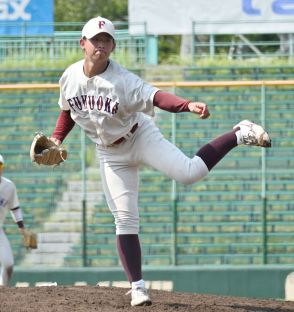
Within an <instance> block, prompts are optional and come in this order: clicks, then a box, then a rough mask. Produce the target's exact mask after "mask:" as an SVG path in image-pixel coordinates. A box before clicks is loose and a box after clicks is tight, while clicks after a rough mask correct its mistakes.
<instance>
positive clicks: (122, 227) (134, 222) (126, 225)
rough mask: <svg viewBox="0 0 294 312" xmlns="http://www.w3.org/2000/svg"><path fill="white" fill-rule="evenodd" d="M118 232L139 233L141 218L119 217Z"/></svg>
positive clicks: (117, 221)
mask: <svg viewBox="0 0 294 312" xmlns="http://www.w3.org/2000/svg"><path fill="white" fill-rule="evenodd" d="M115 224H116V234H117V235H123V234H138V233H139V227H140V225H139V219H123V220H121V219H119V220H115Z"/></svg>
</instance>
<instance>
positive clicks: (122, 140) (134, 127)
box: [112, 123, 138, 145]
mask: <svg viewBox="0 0 294 312" xmlns="http://www.w3.org/2000/svg"><path fill="white" fill-rule="evenodd" d="M137 129H138V123H136V124H134V125H133V127H132V129H131V130H130V132H129V133H131V134H133V133H134V132H135V131H136V130H137ZM126 136H128V135H126ZM125 140H126V138H125V137H121V138H119V139H118V140H116V141H114V142H113V143H112V144H114V145H117V144H120V143H122V142H124V141H125Z"/></svg>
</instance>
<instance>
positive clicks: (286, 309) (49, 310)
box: [0, 286, 294, 312]
mask: <svg viewBox="0 0 294 312" xmlns="http://www.w3.org/2000/svg"><path fill="white" fill-rule="evenodd" d="M127 290H128V289H126V288H115V287H99V286H50V287H48V286H46V287H25V288H21V287H17V288H16V287H2V288H1V289H0V312H94V311H95V312H97V311H98V312H118V311H120V312H122V311H138V312H139V311H150V312H151V311H152V312H171V311H175V312H184V311H185V312H194V311H195V312H196V311H197V312H294V302H290V301H279V300H270V299H253V298H243V297H225V296H215V295H202V294H192V293H180V292H167V291H161V290H149V294H150V296H151V298H152V301H153V304H152V305H151V306H149V307H131V306H130V296H127V295H125V293H126V292H127Z"/></svg>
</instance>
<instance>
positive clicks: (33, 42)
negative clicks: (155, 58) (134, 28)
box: [0, 22, 148, 67]
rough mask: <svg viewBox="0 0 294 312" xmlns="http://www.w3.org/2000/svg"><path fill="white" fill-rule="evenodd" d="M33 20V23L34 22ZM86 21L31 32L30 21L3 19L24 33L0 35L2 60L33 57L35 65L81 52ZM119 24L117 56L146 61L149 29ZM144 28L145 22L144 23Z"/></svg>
mask: <svg viewBox="0 0 294 312" xmlns="http://www.w3.org/2000/svg"><path fill="white" fill-rule="evenodd" d="M31 24H32V23H30V25H31ZM83 24H84V23H78V22H76V23H53V24H52V26H53V28H54V32H53V33H52V34H47V35H46V34H42V35H30V34H28V33H27V30H26V29H27V23H25V22H23V23H13V24H5V23H0V27H1V26H6V27H7V26H9V27H20V29H21V31H20V32H21V35H6V36H1V38H0V63H2V64H5V63H9V62H11V61H18V62H19V61H25V60H31V62H32V63H31V65H32V66H33V65H35V64H34V62H37V61H38V60H40V59H46V60H47V61H48V63H49V64H50V61H53V60H59V59H62V60H64V59H66V58H69V57H71V56H75V55H81V48H80V45H79V39H80V37H81V29H82V27H83ZM114 25H115V27H116V43H117V47H116V50H115V52H114V54H113V55H114V58H117V59H119V60H121V61H122V63H123V64H125V65H132V67H134V64H136V65H142V64H146V62H147V60H146V56H147V44H148V38H147V35H146V32H145V33H143V34H142V35H135V36H132V35H130V34H129V33H128V23H125V22H114ZM42 26H44V27H47V26H48V23H43V24H42V23H38V27H42ZM142 26H143V28H142V29H144V24H143V25H142Z"/></svg>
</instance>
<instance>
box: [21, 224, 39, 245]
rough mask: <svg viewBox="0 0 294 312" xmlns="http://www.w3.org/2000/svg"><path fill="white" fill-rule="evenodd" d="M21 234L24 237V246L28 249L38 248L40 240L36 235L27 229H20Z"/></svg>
mask: <svg viewBox="0 0 294 312" xmlns="http://www.w3.org/2000/svg"><path fill="white" fill-rule="evenodd" d="M20 233H21V234H22V236H23V244H24V246H25V247H26V248H30V249H37V248H38V238H37V234H36V233H34V232H32V231H30V230H28V229H25V228H22V229H20Z"/></svg>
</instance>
